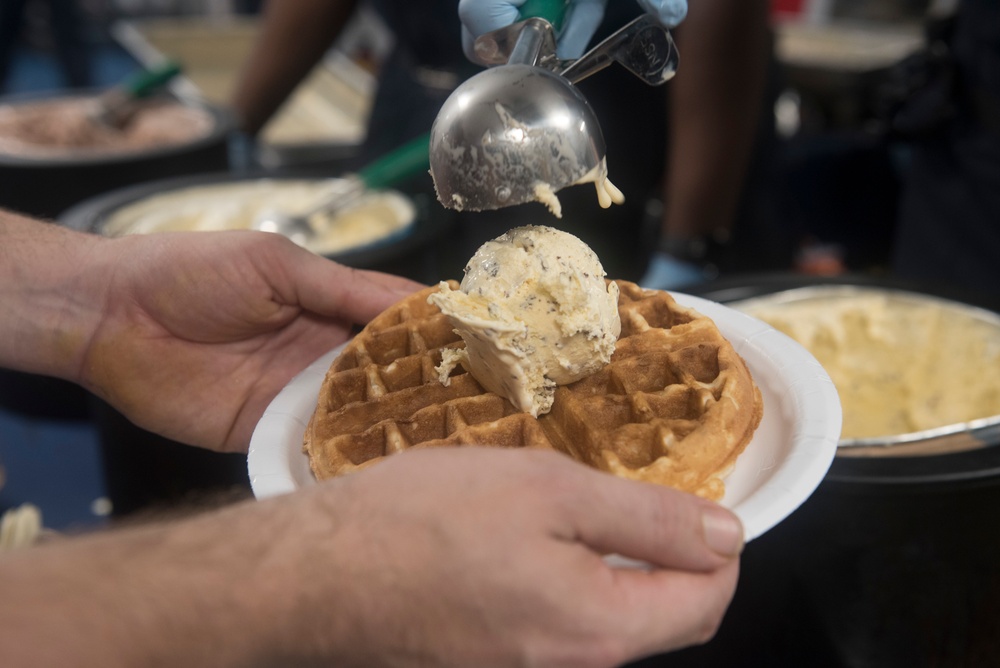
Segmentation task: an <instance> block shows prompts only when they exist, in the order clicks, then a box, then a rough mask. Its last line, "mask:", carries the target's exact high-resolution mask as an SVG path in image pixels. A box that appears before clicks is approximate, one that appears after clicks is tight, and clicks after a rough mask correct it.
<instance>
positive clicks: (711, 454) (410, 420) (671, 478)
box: [304, 281, 763, 500]
mask: <svg viewBox="0 0 1000 668" xmlns="http://www.w3.org/2000/svg"><path fill="white" fill-rule="evenodd" d="M616 282H617V283H618V286H619V289H620V297H619V301H618V310H619V314H620V316H621V322H622V332H621V336H620V338H619V340H618V344H617V346H616V349H615V353H614V356H613V357H612V359H611V361H610V362H609V363H608V364H607V365H606V366H605V367H604V368H603V369H601V370H600V371H598V372H597V373H595V374H593V375H591V376H588V377H587V378H584V379H582V380H579V381H577V382H575V383H572V384H569V385H565V386H561V387H559V388H557V390H556V395H555V401H554V403H553V407H552V410H551V411H550V412H549V413H547V414H545V415H542V416H539V417H538V418H534V417H532V416H531V415H529V414H527V413H521V412H518V411H517V410H516V409H515V408H514V407H513V406H512V405H511V404H510V402H508V401H507V400H506V399H503V398H501V397H500V396H498V395H496V394H493V393H490V392H486V391H485V390H484V389H483V388H482V387H481V386H480V385H479V383H478V382H476V380H475V379H474V378H473V377H472V375H471V374H469V373H468V372H466V371H465V370H464V369H463V368H462V367H458V368H456V369H455V370H454V371H453V372H452V375H451V382H450V384H449V385H448V386H445V385H443V384H441V382H440V381H439V379H438V374H437V372H436V371H435V367H436V366H437V365H438V364H439V363H440V362H441V351H442V349H444V348H460V347H463V346H464V345H465V344H464V342H463V341H462V340H461V339H460V338H459V337H458V335H457V334H455V333H454V332H453V330H452V325H451V324H450V323H449V322H448V319H447V317H446V316H445V315H443V314H442V313H441V312H440V311H439V310H438V308H437V307H436V306H432V305H431V304H428V303H427V297H428V295H430V294H431V293H432V292H434V291H436V290H437V288H436V287H434V288H428V289H425V290H423V291H421V292H418V293H415V294H414V295H412V296H410V297H408V298H407V299H405V300H403V301H402V302H400V303H399V304H397V305H395V306H393V307H391V308H390V309H388V310H387V311H385V312H384V313H382V314H381V315H379V316H378V317H377V318H375V319H374V320H372V321H371V323H369V324H368V326H367V327H365V329H364V330H363V331H362V332H361V333H360V334H358V336H356V337H355V338H354V339H353V340H352V341H351V342H350V343H349V344H348V345H347V346H346V347H345V349H344V351H343V352H342V353H341V354H340V356H339V357H338V358H337V359H336V360H335V361H334V362H333V364H332V365H331V367H330V370H329V371H328V372H327V375H326V378H325V379H324V381H323V385H322V388H321V390H320V396H319V401H318V404H317V407H316V410H315V412H314V413H313V416H312V418H311V419H310V421H309V424H308V427H307V429H306V432H305V436H304V450H305V452H306V453H307V454H308V455H309V460H310V466H311V468H312V471H313V474H314V475H315V476H316V478H318V479H320V480H322V479H325V478H330V477H333V476H337V475H342V474H345V473H349V472H351V471H356V470H359V469H362V468H364V467H366V466H370V465H372V464H373V463H375V462H377V461H379V460H380V459H382V458H383V457H385V456H388V455H391V454H393V453H396V452H400V451H402V450H405V449H407V448H419V447H432V446H438V445H483V446H498V447H508V448H517V447H532V448H548V449H555V450H558V451H560V452H563V453H565V454H567V455H569V456H570V457H572V458H574V459H576V460H578V461H581V462H584V463H586V464H588V465H590V466H593V467H595V468H597V469H600V470H603V471H607V472H609V473H612V474H615V475H618V476H622V477H626V478H632V479H636V480H643V481H648V482H654V483H659V484H663V485H668V486H670V487H674V488H677V489H680V490H683V491H687V492H692V493H694V494H698V495H700V496H703V497H706V498H710V499H715V500H718V499H720V498H721V497H722V494H723V492H724V491H725V488H724V484H723V482H722V477H723V476H725V475H726V474H727V473H728V472H729V471H730V470H731V469H732V467H733V465H734V464H735V461H736V457H737V456H738V455H739V454H740V453H741V452H742V451H743V449H744V448H745V447H746V445H747V443H748V442H749V441H750V438H751V436H752V435H753V432H754V429H756V427H757V424H758V423H759V422H760V418H761V415H762V412H763V406H762V402H761V396H760V391H759V390H758V389H757V386H756V385H755V384H754V382H753V379H752V378H751V376H750V373H749V371H748V370H747V367H746V365H745V364H744V362H743V360H742V359H741V358H740V356H739V355H738V354H737V353H736V351H735V350H734V349H733V347H732V345H731V344H730V343H729V342H728V341H726V340H725V338H724V337H723V336H722V334H721V333H720V332H719V330H718V328H717V327H716V326H715V323H713V322H712V321H711V320H710V319H709V318H707V317H705V316H703V315H701V314H700V313H698V312H697V311H695V310H693V309H689V308H685V307H683V306H681V305H680V304H678V303H677V302H676V301H674V299H673V298H672V297H671V296H670V295H669V294H667V293H666V292H661V291H652V290H643V289H641V288H640V287H639V286H637V285H635V284H634V283H628V282H625V281H616ZM451 285H452V287H453V288H455V289H457V288H458V284H457V283H455V282H452V283H451Z"/></svg>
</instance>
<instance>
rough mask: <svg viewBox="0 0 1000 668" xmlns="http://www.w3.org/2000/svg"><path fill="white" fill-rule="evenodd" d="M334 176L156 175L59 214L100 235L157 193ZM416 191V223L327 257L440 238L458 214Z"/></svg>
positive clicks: (370, 256) (382, 251) (390, 251)
mask: <svg viewBox="0 0 1000 668" xmlns="http://www.w3.org/2000/svg"><path fill="white" fill-rule="evenodd" d="M330 178H337V177H336V176H333V175H331V174H330V173H329V172H328V171H317V170H316V169H308V168H307V169H301V170H291V169H290V170H282V171H280V172H274V171H268V170H248V171H246V172H240V173H233V172H209V173H205V174H190V175H185V176H176V177H170V178H166V179H157V180H154V181H145V182H143V183H137V184H134V185H131V186H126V187H124V188H119V189H117V190H113V191H110V192H108V193H104V194H101V195H97V196H95V197H92V198H89V199H87V200H84V201H83V202H80V203H79V204H77V205H75V206H72V207H70V208H69V209H67V210H66V211H64V212H63V213H62V214H60V215H59V217H58V222H59V223H60V224H62V225H64V226H66V227H68V228H71V229H75V230H78V231H80V232H89V233H92V234H101V233H102V228H103V225H104V223H105V221H106V220H107V217H108V215H109V214H110V213H111V212H113V211H116V210H118V209H120V208H121V207H123V206H125V205H127V204H131V203H132V202H136V201H138V200H141V199H144V198H146V197H148V196H150V195H154V194H160V193H164V192H168V191H171V190H182V189H184V188H191V187H197V186H203V185H205V186H207V185H215V184H223V183H237V182H244V181H259V180H263V179H268V180H285V181H291V180H310V179H330ZM412 190H413V189H412V188H407V187H406V185H405V184H403V185H402V186H401V187H399V188H398V189H397V191H398V192H400V193H402V194H403V195H404V196H406V197H407V199H409V200H410V202H411V203H412V204H413V205H414V208H415V218H414V221H413V225H411V226H410V227H409V228H407V230H405V231H403V232H401V233H397V234H394V235H391V236H390V237H388V238H386V239H383V240H380V241H377V242H374V243H372V244H369V245H366V246H361V247H359V248H356V249H353V250H348V251H344V252H338V253H324V254H323V257H326V258H329V259H331V260H335V261H337V262H340V263H341V264H345V265H348V266H351V267H357V268H367V267H372V266H376V265H381V264H383V263H385V262H389V261H392V260H395V259H397V258H399V257H402V256H404V255H407V254H408V253H410V252H413V251H415V250H417V249H419V248H422V247H423V246H425V245H426V244H429V243H430V242H432V241H433V240H434V239H437V238H439V237H440V236H441V235H442V234H443V233H444V232H445V231H446V230H447V229H449V228H450V227H451V225H452V223H453V222H454V215H453V214H452V213H451V212H450V211H448V210H446V209H444V207H441V206H440V205H438V206H437V208H440V209H441V210H440V211H438V210H436V208H435V205H436V204H437V201H436V200H433V198H432V197H430V196H429V195H426V193H423V192H410V191H412ZM431 200H433V201H431Z"/></svg>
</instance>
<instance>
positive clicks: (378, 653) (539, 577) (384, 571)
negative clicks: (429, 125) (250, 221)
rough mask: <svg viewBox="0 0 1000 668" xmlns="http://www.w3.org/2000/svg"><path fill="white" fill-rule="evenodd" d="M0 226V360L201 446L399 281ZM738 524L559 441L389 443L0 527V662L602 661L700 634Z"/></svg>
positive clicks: (209, 240)
mask: <svg viewBox="0 0 1000 668" xmlns="http://www.w3.org/2000/svg"><path fill="white" fill-rule="evenodd" d="M0 248H2V249H3V252H2V253H0V301H2V303H3V304H4V305H5V306H6V314H7V316H6V317H4V318H2V319H0V341H3V344H2V345H0V365H3V366H6V367H12V368H15V369H19V370H23V371H28V372H33V373H43V374H48V375H53V376H58V377H61V378H65V379H67V380H72V381H74V382H77V383H80V384H82V385H84V386H85V387H87V388H89V389H91V390H92V391H93V392H95V393H96V394H98V395H100V396H101V397H102V398H104V399H105V400H107V401H108V402H109V403H111V404H112V405H114V406H115V407H116V408H117V409H119V410H121V411H122V412H123V413H125V414H126V415H127V416H128V417H129V418H130V419H132V420H134V421H135V422H136V424H139V425H141V426H143V427H145V428H147V429H151V430H156V431H158V432H159V433H162V434H163V435H165V436H167V437H169V438H172V439H176V440H179V441H183V442H186V443H190V444H192V445H198V446H202V447H208V448H214V449H218V450H224V451H235V452H245V451H246V449H247V446H248V441H249V439H250V435H251V432H252V430H253V428H254V426H255V424H256V423H257V421H258V420H259V418H260V416H261V414H262V412H263V410H264V408H265V407H266V406H267V405H268V403H269V402H270V401H271V399H272V398H273V397H274V396H275V394H276V393H277V392H278V391H279V390H280V389H281V388H282V387H283V386H284V385H285V384H286V383H287V382H288V381H289V380H290V379H291V378H292V376H293V375H294V374H295V373H297V372H298V371H299V370H300V369H301V368H303V367H305V366H306V365H307V364H309V363H310V362H311V361H312V360H314V359H315V358H316V357H317V356H319V355H320V354H322V353H323V352H325V351H327V350H329V349H330V348H332V347H333V346H336V345H337V344H338V343H341V342H343V341H345V340H346V339H347V338H348V337H349V335H350V332H351V330H352V327H354V326H355V325H356V324H360V323H363V322H365V321H366V320H368V319H369V318H371V317H373V316H374V315H376V314H377V313H379V312H380V311H382V310H383V309H384V308H385V307H387V306H389V305H390V304H391V303H393V302H395V301H396V300H398V299H399V298H401V297H403V296H405V295H407V294H410V293H411V292H412V291H413V290H415V289H416V288H418V287H419V286H418V285H416V284H414V283H412V282H410V281H407V280H405V279H401V278H397V277H393V276H389V275H386V274H378V273H374V272H366V271H360V270H352V269H348V268H346V267H343V266H341V265H338V264H336V263H334V262H331V261H329V260H326V259H324V258H321V257H318V256H315V255H313V254H312V253H309V252H308V251H305V250H303V249H300V248H299V247H297V246H295V245H294V244H293V243H292V242H290V241H288V240H287V239H284V238H282V237H280V236H278V235H273V234H267V233H261V232H248V231H235V232H220V233H175V234H160V235H136V236H129V237H121V238H105V237H99V236H96V235H88V234H83V233H79V232H75V231H72V230H69V229H67V228H64V227H59V226H56V225H52V224H47V223H43V222H40V221H34V220H30V219H26V218H23V217H21V216H18V215H15V214H13V213H7V212H2V211H0ZM67 447H72V445H69V444H67ZM742 545H743V528H742V526H741V524H740V522H739V520H738V519H737V518H736V517H735V516H734V515H733V514H732V513H730V512H729V511H728V510H726V509H724V508H722V507H721V506H718V505H716V504H714V503H711V502H708V501H705V500H703V499H699V498H697V497H694V496H692V495H687V494H683V493H680V492H677V491H675V490H670V489H667V488H664V487H660V486H657V485H652V484H644V483H638V482H634V481H628V480H624V479H619V478H615V477H613V476H610V475H607V474H605V473H601V472H598V471H595V470H592V469H589V468H587V467H585V466H583V465H581V464H578V463H576V462H573V461H572V460H570V459H569V458H568V457H565V456H563V455H561V454H557V453H553V452H541V451H533V450H525V449H522V450H506V449H501V448H476V447H466V448H433V449H428V450H423V451H420V452H407V453H403V454H399V455H395V456H393V457H391V458H389V459H387V460H386V461H385V462H384V463H382V464H379V465H378V466H375V467H372V468H370V469H368V470H366V471H363V472H359V473H356V474H353V475H351V476H348V477H345V478H340V479H336V480H333V481H327V482H324V483H319V484H316V485H314V486H311V487H308V488H306V489H303V490H300V491H297V492H293V493H290V494H287V495H284V496H281V497H278V498H272V499H269V500H265V501H260V502H254V501H244V502H240V503H235V504H232V505H229V506H226V507H224V508H222V509H216V510H212V511H206V512H202V513H199V514H195V515H193V516H191V517H188V518H183V519H181V518H175V519H171V520H169V521H162V522H156V523H152V522H151V523H145V524H141V523H140V524H134V525H132V526H129V527H123V528H117V529H114V530H110V531H98V532H95V533H91V534H87V535H80V536H72V537H56V538H54V539H51V540H50V541H48V542H44V543H42V544H39V545H35V546H30V547H23V548H20V549H17V550H14V551H10V552H5V553H0V591H2V592H3V595H2V596H0V665H3V666H26V665H44V666H60V665H75V666H90V665H95V666H96V665H101V666H117V665H121V666H135V665H178V666H184V665H213V666H238V665H239V666H243V665H282V666H285V665H298V664H308V665H312V664H315V663H320V662H329V663H332V664H333V665H349V666H381V665H393V666H410V665H413V666H416V665H423V666H425V665H437V666H479V665H491V666H506V665H510V666H520V665H525V664H531V665H544V666H574V667H581V666H614V665H620V664H621V663H623V662H625V661H628V660H630V659H632V658H636V657H641V656H645V655H649V654H654V653H656V652H662V651H667V650H670V649H675V648H679V647H683V646H686V645H690V644H692V643H699V642H704V641H706V640H707V639H708V638H709V637H711V635H712V633H713V632H714V630H715V629H716V628H717V627H718V624H719V622H720V620H721V618H722V615H723V613H724V611H725V609H726V606H727V604H728V602H729V600H730V599H731V597H732V595H733V590H734V587H735V584H736V580H737V575H738V568H739V565H738V564H739V558H738V555H739V553H740V551H741V549H742ZM610 553H616V554H620V555H623V556H626V557H631V558H633V559H638V560H642V561H645V562H648V563H649V564H650V568H648V569H633V568H616V567H613V566H612V565H610V564H609V563H608V562H606V561H605V560H604V558H603V557H604V555H607V554H610Z"/></svg>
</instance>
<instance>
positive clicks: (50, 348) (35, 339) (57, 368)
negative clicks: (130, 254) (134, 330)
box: [0, 210, 113, 381]
mask: <svg viewBox="0 0 1000 668" xmlns="http://www.w3.org/2000/svg"><path fill="white" fill-rule="evenodd" d="M104 243H106V241H105V240H102V239H100V238H99V237H96V236H92V235H88V234H83V233H80V232H74V231H72V230H69V229H66V228H64V227H61V226H59V225H56V224H54V223H45V222H41V221H37V220H32V219H29V218H25V217H23V216H20V215H17V214H14V213H11V212H8V211H3V210H0V304H3V310H4V313H3V317H2V318H0V342H2V343H0V367H5V368H10V369H15V370H18V371H27V372H31V373H39V374H45V375H51V376H57V377H61V378H66V379H69V380H73V381H78V380H79V376H80V366H81V363H82V358H83V354H84V350H85V348H86V346H87V344H88V342H89V340H90V337H91V336H92V335H93V332H94V330H95V328H96V327H97V323H98V322H99V320H100V313H99V311H98V309H99V307H100V304H101V303H102V299H101V295H102V292H103V289H104V285H105V284H106V281H107V272H110V271H111V270H112V268H113V267H112V264H113V262H112V260H111V258H110V257H105V252H104V250H105V249H104V248H102V246H103V244H104Z"/></svg>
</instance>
